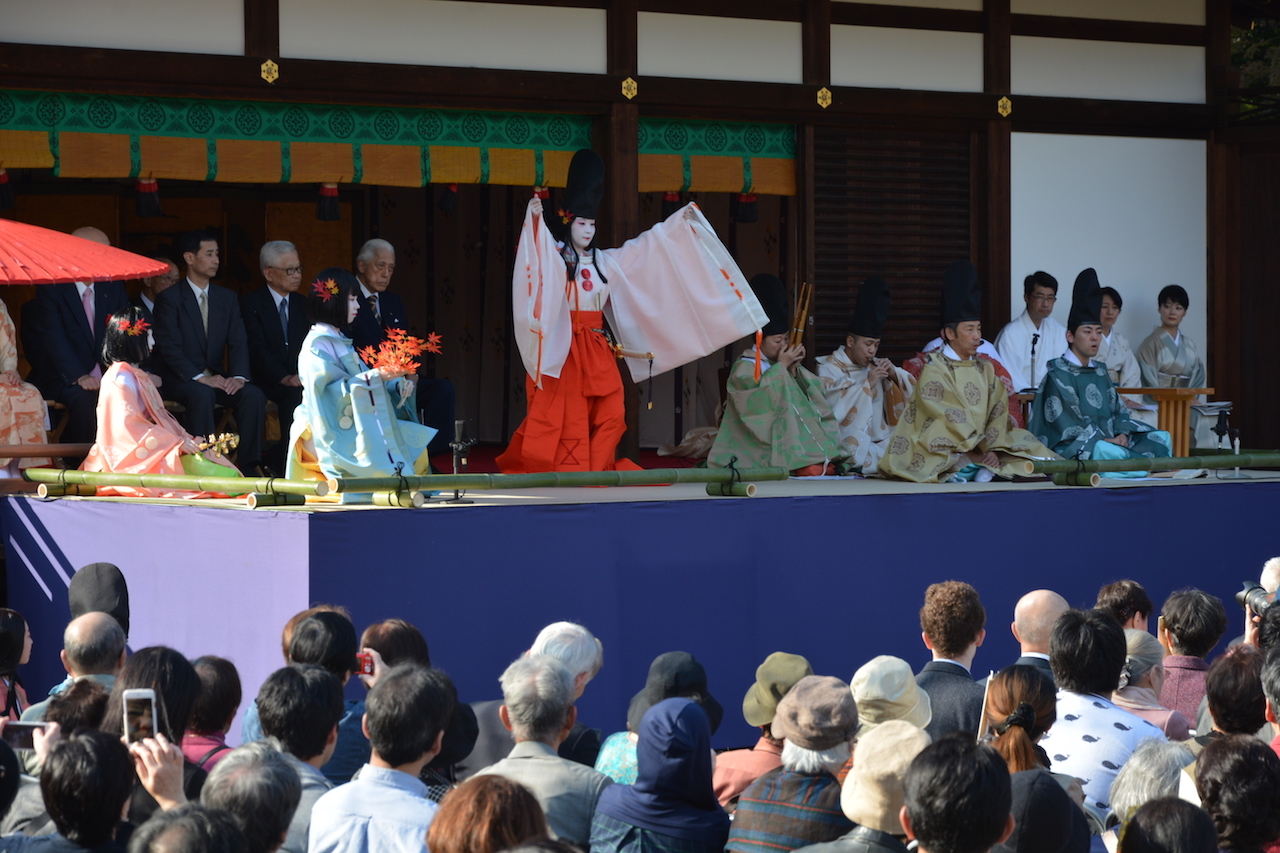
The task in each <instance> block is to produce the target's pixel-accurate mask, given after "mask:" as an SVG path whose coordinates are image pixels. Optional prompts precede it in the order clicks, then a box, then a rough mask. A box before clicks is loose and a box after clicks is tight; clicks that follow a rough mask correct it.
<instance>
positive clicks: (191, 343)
mask: <svg viewBox="0 0 1280 853" xmlns="http://www.w3.org/2000/svg"><path fill="white" fill-rule="evenodd" d="M177 249H178V251H179V252H180V253H181V254H182V260H183V262H184V263H185V265H186V270H187V274H186V279H185V280H184V281H180V282H178V283H177V284H176V285H174V286H173V287H171V288H169V289H168V290H164V291H161V293H160V294H159V295H158V296H157V297H156V310H155V317H156V323H155V329H154V336H155V341H156V358H155V359H154V361H155V363H156V366H157V368H158V370H159V373H160V376H161V377H162V378H163V379H164V385H163V386H162V387H163V388H164V396H165V399H169V400H176V401H177V402H178V403H181V404H182V406H183V407H184V408H185V409H186V413H185V415H184V418H185V421H184V422H185V423H186V426H187V429H189V430H190V431H191V432H193V433H195V434H196V435H203V436H208V435H212V434H213V433H214V432H215V429H216V427H217V421H216V420H215V418H214V406H215V405H223V406H228V407H230V408H232V409H234V410H235V413H236V432H237V433H238V434H239V436H240V446H239V449H238V450H237V451H236V459H237V460H238V462H239V467H240V470H241V471H243V472H245V474H246V475H252V474H255V473H256V468H257V465H258V463H259V462H261V461H262V430H263V425H264V422H265V419H266V412H267V398H266V397H265V396H264V395H263V393H262V389H260V388H259V387H258V386H256V385H254V384H253V383H252V381H251V380H252V376H253V374H252V371H251V368H250V366H249V347H248V340H247V339H246V337H245V331H244V320H243V318H242V317H241V316H240V301H239V299H238V298H237V297H236V294H235V292H234V291H232V290H229V289H227V288H225V287H222V286H221V285H217V284H214V283H213V281H212V279H213V277H214V276H215V275H217V274H218V264H219V261H218V235H217V234H215V233H214V232H212V231H192V232H189V233H187V234H183V235H182V236H181V237H180V238H179V239H178V243H177Z"/></svg>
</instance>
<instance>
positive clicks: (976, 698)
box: [916, 581, 987, 740]
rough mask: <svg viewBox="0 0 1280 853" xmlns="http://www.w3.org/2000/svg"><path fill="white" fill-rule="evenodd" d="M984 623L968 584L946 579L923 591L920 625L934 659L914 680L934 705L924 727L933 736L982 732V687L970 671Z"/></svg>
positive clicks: (984, 615)
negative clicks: (930, 718) (980, 726)
mask: <svg viewBox="0 0 1280 853" xmlns="http://www.w3.org/2000/svg"><path fill="white" fill-rule="evenodd" d="M986 624H987V612H986V610H984V609H983V607H982V602H981V600H979V598H978V591H977V590H975V589H974V588H973V587H971V586H969V584H967V583H964V582H962V581H945V582H943V583H935V584H932V585H931V586H930V587H929V588H928V589H927V590H925V594H924V607H922V608H920V630H921V631H922V633H923V636H924V644H925V646H926V647H928V649H929V651H931V652H933V660H932V661H930V662H929V663H927V664H925V666H924V669H922V670H920V672H919V673H918V674H917V675H916V684H917V685H919V686H920V689H922V690H924V692H925V693H928V694H929V703H930V704H931V705H932V706H933V719H932V720H930V721H929V725H927V726H925V731H926V732H928V733H929V736H930V737H931V738H933V739H934V740H937V739H938V738H940V737H942V736H943V735H945V734H946V733H947V732H953V731H965V732H968V733H970V734H973V735H975V736H976V735H977V733H978V727H979V725H980V724H981V722H982V697H983V689H982V685H981V684H979V683H978V682H976V681H974V680H973V676H972V675H971V674H970V673H969V670H970V668H971V667H972V666H973V656H974V655H975V654H976V653H977V651H978V646H981V645H982V641H983V640H985V639H986V637H987V630H986V627H985V626H986Z"/></svg>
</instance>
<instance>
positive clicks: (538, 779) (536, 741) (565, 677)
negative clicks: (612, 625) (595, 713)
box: [479, 655, 613, 848]
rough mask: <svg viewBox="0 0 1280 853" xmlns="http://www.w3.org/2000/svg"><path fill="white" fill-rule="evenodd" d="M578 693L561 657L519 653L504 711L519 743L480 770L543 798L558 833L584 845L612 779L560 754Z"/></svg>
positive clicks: (505, 680) (506, 677)
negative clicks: (503, 778)
mask: <svg viewBox="0 0 1280 853" xmlns="http://www.w3.org/2000/svg"><path fill="white" fill-rule="evenodd" d="M574 693H575V691H574V686H573V676H572V675H571V674H570V673H569V669H568V667H566V666H565V665H564V664H563V663H561V662H560V661H559V660H557V659H556V658H553V657H551V656H550V655H527V656H524V657H520V658H516V660H515V661H514V662H513V663H512V664H511V665H510V666H508V667H507V670H506V672H504V673H503V674H502V696H503V702H502V708H501V710H500V711H499V713H500V714H501V716H502V724H503V725H504V726H506V727H507V728H508V729H509V730H510V731H511V736H512V739H513V740H514V741H515V747H514V748H513V749H512V750H511V752H510V754H509V755H507V757H506V758H504V759H502V760H501V761H499V762H498V763H497V764H493V765H491V766H489V767H486V768H485V769H484V770H481V771H480V774H479V775H481V776H483V775H487V774H497V775H499V776H505V777H506V778H508V779H510V780H512V781H513V782H519V783H520V784H522V785H524V786H525V787H526V788H528V789H529V790H530V791H532V792H533V795H534V796H535V797H537V798H538V802H539V803H540V804H541V805H542V810H543V811H544V812H546V815H547V825H548V826H550V827H551V831H552V832H554V833H555V834H556V837H557V838H561V839H564V840H565V841H568V842H569V843H570V844H577V845H579V846H580V847H583V848H585V847H586V846H587V844H588V842H589V841H590V839H591V816H592V815H593V814H595V810H596V801H597V800H598V799H599V798H600V792H601V791H603V790H604V789H605V788H606V787H608V786H609V785H611V784H613V780H612V779H610V778H609V777H608V776H606V775H604V774H603V773H600V772H597V771H595V770H592V769H591V768H590V767H584V766H583V765H581V764H578V763H577V762H576V761H570V760H569V759H567V758H561V757H560V756H559V755H558V754H557V753H556V750H557V749H559V747H560V743H561V742H562V741H563V740H564V739H565V738H566V737H567V736H568V734H569V732H570V730H571V729H572V728H573V724H574V722H576V721H577V717H578V709H577V708H576V707H574V704H573V703H574Z"/></svg>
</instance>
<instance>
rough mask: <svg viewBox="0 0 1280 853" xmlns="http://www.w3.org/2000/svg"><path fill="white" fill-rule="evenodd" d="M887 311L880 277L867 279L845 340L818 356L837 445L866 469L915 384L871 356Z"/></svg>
mask: <svg viewBox="0 0 1280 853" xmlns="http://www.w3.org/2000/svg"><path fill="white" fill-rule="evenodd" d="M888 316H889V285H888V284H886V283H885V281H884V279H882V278H869V279H867V280H866V282H864V283H863V285H862V289H861V290H860V291H859V292H858V302H857V305H856V306H855V307H854V310H853V319H851V320H850V321H849V327H848V330H847V332H848V334H847V335H846V336H845V345H844V346H842V347H840V348H838V349H837V350H836V351H835V352H833V353H831V355H825V356H822V357H820V358H819V359H818V377H819V378H820V379H822V393H823V395H824V396H825V397H826V398H827V402H828V403H829V404H830V405H831V410H832V411H833V412H834V413H835V417H836V423H837V424H838V425H839V428H840V444H841V445H842V446H843V447H844V448H845V449H846V450H847V451H848V453H849V456H850V457H851V463H852V465H853V466H854V467H856V468H861V469H862V470H863V471H866V472H871V471H874V470H876V466H877V465H879V464H880V457H881V456H883V455H884V451H885V448H886V447H887V446H888V442H889V439H890V437H892V435H893V427H894V424H896V423H897V419H898V418H897V416H898V414H899V413H900V412H901V410H902V409H903V408H904V407H905V405H906V401H907V398H908V397H909V396H911V390H912V388H913V387H914V386H915V380H914V379H913V378H912V376H911V374H910V373H908V372H907V371H905V370H903V369H902V368H900V367H896V366H894V364H893V362H891V361H889V359H887V358H876V353H877V352H878V351H879V349H880V337H881V335H882V333H883V332H884V321H885V320H886V319H887V318H888ZM891 416H892V417H891ZM891 421H892V422H891Z"/></svg>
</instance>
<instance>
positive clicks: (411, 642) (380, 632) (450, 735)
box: [360, 619, 577, 803]
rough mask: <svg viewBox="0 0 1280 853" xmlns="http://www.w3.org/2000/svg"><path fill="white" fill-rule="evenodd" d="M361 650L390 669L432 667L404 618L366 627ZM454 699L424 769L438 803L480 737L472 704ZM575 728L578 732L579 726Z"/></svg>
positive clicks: (422, 641)
mask: <svg viewBox="0 0 1280 853" xmlns="http://www.w3.org/2000/svg"><path fill="white" fill-rule="evenodd" d="M360 648H361V649H364V650H366V651H369V650H372V651H375V652H377V653H378V654H380V655H381V656H382V664H383V666H386V667H392V666H398V665H400V664H402V663H416V664H418V665H419V666H427V667H429V666H431V653H430V651H429V650H428V649H427V638H426V637H424V636H422V632H421V631H419V630H418V629H417V628H415V627H414V626H413V625H411V624H409V623H408V622H406V621H404V620H403V619H384V620H383V621H381V622H375V623H373V624H372V625H370V626H369V627H368V628H365V629H364V633H363V634H361V635H360ZM362 680H363V681H365V684H366V686H369V683H368V680H367V678H363V677H362ZM453 699H454V702H453V714H452V716H450V717H449V725H448V726H447V727H446V728H445V730H444V741H443V742H442V745H441V747H440V752H439V754H437V755H436V757H435V758H433V759H431V763H430V764H428V765H427V766H426V767H425V768H423V770H422V781H423V782H425V783H426V784H427V789H428V794H427V796H428V797H430V798H431V799H432V800H433V801H435V802H437V803H438V802H440V800H441V798H442V797H444V795H445V794H447V793H448V792H449V791H450V790H452V789H453V788H454V786H455V784H456V781H457V769H456V765H457V764H458V763H459V762H461V761H462V760H463V759H465V758H466V757H467V756H468V755H470V754H471V752H472V750H473V749H474V748H475V745H476V738H477V736H478V734H479V725H478V723H477V722H476V713H475V711H473V710H472V709H471V706H470V705H467V704H466V703H464V702H459V701H458V697H457V696H456V695H455V696H454V697H453ZM574 729H575V731H576V730H577V726H576V725H575V726H574Z"/></svg>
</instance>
